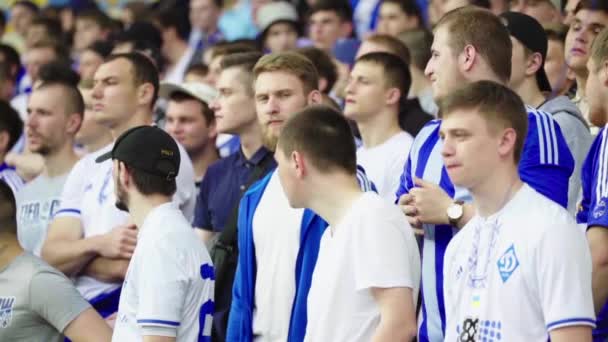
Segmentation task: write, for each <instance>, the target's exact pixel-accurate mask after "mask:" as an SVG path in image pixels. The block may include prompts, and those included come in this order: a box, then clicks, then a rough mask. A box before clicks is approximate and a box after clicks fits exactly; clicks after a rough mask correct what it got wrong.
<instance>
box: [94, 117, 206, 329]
mask: <svg viewBox="0 0 608 342" xmlns="http://www.w3.org/2000/svg"><path fill="white" fill-rule="evenodd" d="M109 159H112V179H113V182H114V193H115V195H116V203H115V204H116V207H117V208H119V209H121V210H124V211H127V212H128V213H129V215H130V218H131V219H132V220H133V222H134V223H135V224H136V225H137V227H139V228H138V230H139V233H138V235H137V247H136V248H135V250H134V251H133V257H132V258H131V261H130V262H129V268H128V269H127V275H126V277H125V282H124V285H123V291H122V295H121V296H120V305H119V310H118V318H117V320H116V326H115V329H114V335H113V336H112V340H113V341H194V340H197V338H198V340H199V341H200V340H201V339H205V338H207V339H209V338H210V333H211V322H212V319H213V286H214V283H215V282H214V273H213V266H212V263H211V258H210V257H209V253H208V252H207V249H206V248H205V246H204V245H203V243H202V242H201V241H200V240H199V239H197V238H196V235H195V233H194V231H193V230H192V228H191V227H190V223H189V222H188V220H187V219H186V217H184V214H183V213H182V212H180V210H179V209H178V208H177V206H176V205H175V204H174V203H172V201H171V197H172V196H173V194H175V190H176V182H175V177H176V176H177V175H178V174H179V165H180V151H179V148H178V146H177V143H176V142H175V141H174V140H173V138H171V136H170V135H168V134H167V133H165V132H164V131H163V130H161V129H160V128H158V127H153V126H139V127H134V128H131V129H129V130H128V131H126V132H125V133H123V134H122V135H121V136H120V137H119V138H118V139H117V140H116V143H115V144H114V148H113V149H112V150H111V151H109V152H107V153H105V154H103V155H101V156H99V157H97V158H96V160H95V161H96V162H97V163H103V162H106V161H108V160H109Z"/></svg>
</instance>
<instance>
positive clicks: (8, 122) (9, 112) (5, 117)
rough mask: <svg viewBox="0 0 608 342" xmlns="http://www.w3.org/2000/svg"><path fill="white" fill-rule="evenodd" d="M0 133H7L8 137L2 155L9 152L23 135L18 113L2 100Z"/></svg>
mask: <svg viewBox="0 0 608 342" xmlns="http://www.w3.org/2000/svg"><path fill="white" fill-rule="evenodd" d="M0 132H7V133H8V135H9V141H8V145H7V146H6V151H2V152H3V153H6V152H8V151H10V150H11V149H12V148H13V146H15V144H16V143H17V141H18V140H19V137H20V136H21V133H23V121H21V117H20V116H19V113H17V111H16V110H15V109H14V108H13V107H12V106H11V105H10V104H9V103H8V102H6V101H2V100H0Z"/></svg>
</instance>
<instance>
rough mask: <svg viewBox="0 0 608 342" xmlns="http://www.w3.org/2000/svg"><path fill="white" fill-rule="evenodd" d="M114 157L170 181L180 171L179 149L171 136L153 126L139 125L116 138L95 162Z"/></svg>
mask: <svg viewBox="0 0 608 342" xmlns="http://www.w3.org/2000/svg"><path fill="white" fill-rule="evenodd" d="M108 159H117V160H120V161H122V162H124V163H125V164H127V165H129V166H130V167H133V168H135V169H137V170H141V171H144V172H147V173H150V174H153V175H157V176H161V177H166V178H167V180H173V179H175V177H176V176H177V173H178V172H179V163H180V156H179V148H178V147H177V143H176V142H175V140H173V138H172V137H171V136H170V135H169V134H167V133H166V132H165V131H163V130H162V129H160V128H158V127H156V126H138V127H134V128H131V129H129V130H128V131H126V132H124V133H123V134H121V135H120V137H118V139H116V143H115V144H114V148H112V151H110V152H108V153H105V154H102V155H101V156H99V157H97V159H95V161H96V162H97V163H101V162H104V161H106V160H108Z"/></svg>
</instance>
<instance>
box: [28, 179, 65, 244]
mask: <svg viewBox="0 0 608 342" xmlns="http://www.w3.org/2000/svg"><path fill="white" fill-rule="evenodd" d="M67 177H68V174H67V173H66V174H65V175H61V176H57V177H52V178H50V177H47V176H45V175H40V176H38V177H36V178H35V179H34V180H32V181H31V182H29V183H27V184H26V185H25V186H24V187H23V188H22V189H21V191H19V192H18V193H17V195H16V200H17V208H18V209H17V210H18V211H17V237H18V238H19V243H21V246H22V247H23V248H24V249H25V250H26V251H28V252H31V253H33V254H34V255H36V256H40V250H41V249H42V244H43V243H44V240H45V239H46V232H47V230H48V224H49V223H50V222H51V220H52V219H53V216H54V215H55V212H56V211H57V210H59V204H60V199H61V192H62V191H63V185H64V184H65V181H66V179H67Z"/></svg>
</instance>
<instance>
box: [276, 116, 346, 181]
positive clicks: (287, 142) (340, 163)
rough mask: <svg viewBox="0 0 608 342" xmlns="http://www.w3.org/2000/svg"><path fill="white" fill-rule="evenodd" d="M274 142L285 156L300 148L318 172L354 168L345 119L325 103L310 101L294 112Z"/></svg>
mask: <svg viewBox="0 0 608 342" xmlns="http://www.w3.org/2000/svg"><path fill="white" fill-rule="evenodd" d="M277 146H278V149H280V150H281V151H282V153H284V155H285V156H287V157H289V156H290V155H291V153H292V152H293V151H300V152H302V154H304V155H305V156H306V157H307V158H308V159H309V160H310V162H311V164H312V165H313V166H314V167H315V168H317V169H318V170H319V171H321V172H326V171H335V170H340V171H343V172H346V173H348V174H351V175H353V176H354V175H355V174H356V172H357V152H356V150H357V147H356V146H355V138H354V137H353V135H352V133H351V130H350V126H349V124H348V121H347V120H346V118H345V117H344V115H342V114H341V113H340V112H338V111H336V110H334V109H332V108H330V107H328V106H324V105H314V106H310V107H307V108H305V109H303V110H302V111H300V112H298V113H297V114H295V115H294V116H293V117H292V118H291V119H289V120H288V121H287V123H286V124H285V126H284V127H283V130H282V131H281V135H280V136H279V141H278V143H277ZM328 146H331V148H328Z"/></svg>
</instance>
